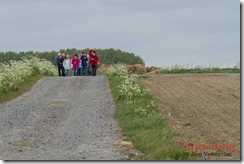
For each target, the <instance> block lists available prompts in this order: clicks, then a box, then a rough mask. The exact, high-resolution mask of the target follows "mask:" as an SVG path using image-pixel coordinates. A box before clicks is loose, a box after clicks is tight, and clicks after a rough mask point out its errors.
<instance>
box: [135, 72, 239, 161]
mask: <svg viewBox="0 0 244 164" xmlns="http://www.w3.org/2000/svg"><path fill="white" fill-rule="evenodd" d="M140 82H142V84H143V85H145V86H147V87H148V88H149V89H150V92H151V93H152V94H153V96H154V97H155V98H156V99H157V100H158V102H159V113H160V114H161V115H162V117H165V118H166V119H167V120H168V122H169V127H170V128H171V129H172V132H173V136H174V139H175V140H176V142H178V143H179V145H180V146H181V148H182V149H185V150H186V151H188V152H189V154H191V155H192V156H195V157H196V158H199V159H203V158H204V159H227V160H228V159H236V160H237V159H240V74H195V75H156V76H150V78H142V79H141V80H140ZM193 152H194V153H193Z"/></svg>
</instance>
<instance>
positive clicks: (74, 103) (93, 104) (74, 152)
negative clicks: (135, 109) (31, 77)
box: [0, 76, 123, 160]
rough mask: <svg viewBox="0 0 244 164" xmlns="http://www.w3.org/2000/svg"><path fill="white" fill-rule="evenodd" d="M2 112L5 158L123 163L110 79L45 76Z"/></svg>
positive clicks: (1, 153)
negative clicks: (118, 161) (117, 161)
mask: <svg viewBox="0 0 244 164" xmlns="http://www.w3.org/2000/svg"><path fill="white" fill-rule="evenodd" d="M0 110H1V115H0V159H2V160H119V159H123V152H122V150H121V148H120V147H119V146H118V145H116V144H115V143H116V141H118V140H120V139H121V138H122V136H121V134H119V133H117V129H118V126H117V123H116V121H115V120H114V118H113V112H114V110H115V107H114V105H113V102H112V98H111V94H110V89H109V86H108V80H107V78H106V77H104V76H97V77H45V78H43V79H41V80H40V81H39V82H38V83H37V84H36V85H35V86H34V87H33V89H32V90H31V91H30V92H29V93H27V94H25V95H23V96H21V97H19V98H18V99H15V100H13V101H11V102H8V103H5V104H1V105H0Z"/></svg>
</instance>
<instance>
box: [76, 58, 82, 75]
mask: <svg viewBox="0 0 244 164" xmlns="http://www.w3.org/2000/svg"><path fill="white" fill-rule="evenodd" d="M80 58H81V54H79V55H78V59H79V66H78V71H77V76H81V59H80Z"/></svg>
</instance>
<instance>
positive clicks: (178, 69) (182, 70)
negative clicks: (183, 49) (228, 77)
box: [158, 65, 240, 74]
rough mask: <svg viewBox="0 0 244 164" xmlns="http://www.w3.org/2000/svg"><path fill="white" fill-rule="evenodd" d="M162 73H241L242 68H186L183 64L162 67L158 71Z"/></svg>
mask: <svg viewBox="0 0 244 164" xmlns="http://www.w3.org/2000/svg"><path fill="white" fill-rule="evenodd" d="M158 73H160V74H184V73H193V74H194V73H240V68H237V67H234V68H219V67H203V66H197V67H195V68H184V67H182V66H178V65H175V66H172V67H166V68H161V70H160V71H158Z"/></svg>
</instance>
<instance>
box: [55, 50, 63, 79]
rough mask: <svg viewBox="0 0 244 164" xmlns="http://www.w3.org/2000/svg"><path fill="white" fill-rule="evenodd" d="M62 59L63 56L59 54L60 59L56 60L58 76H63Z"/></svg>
mask: <svg viewBox="0 0 244 164" xmlns="http://www.w3.org/2000/svg"><path fill="white" fill-rule="evenodd" d="M61 58H62V54H61V53H58V57H57V58H56V65H57V66H58V75H59V76H62V66H61V65H60V60H61Z"/></svg>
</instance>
